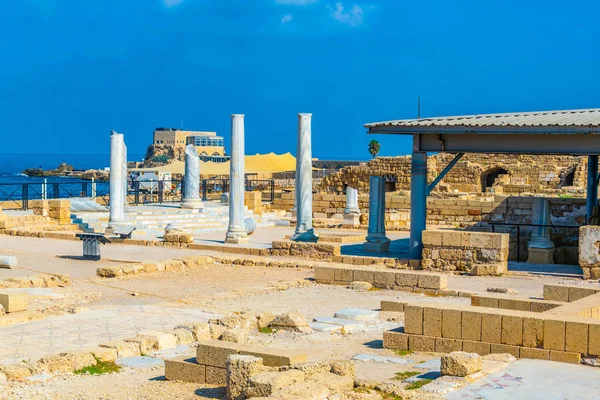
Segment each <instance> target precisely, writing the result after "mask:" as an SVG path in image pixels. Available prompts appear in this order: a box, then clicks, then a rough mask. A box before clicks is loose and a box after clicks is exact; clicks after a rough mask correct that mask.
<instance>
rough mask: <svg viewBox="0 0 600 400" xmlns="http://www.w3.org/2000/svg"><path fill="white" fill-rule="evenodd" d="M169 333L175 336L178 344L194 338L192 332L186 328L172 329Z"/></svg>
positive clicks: (192, 340) (187, 342)
mask: <svg viewBox="0 0 600 400" xmlns="http://www.w3.org/2000/svg"><path fill="white" fill-rule="evenodd" d="M169 333H170V334H171V335H173V336H175V337H176V338H177V343H178V344H190V343H193V342H194V341H195V340H196V339H195V338H194V334H193V333H192V332H191V331H189V330H187V329H183V328H179V329H173V330H172V331H170V332H169Z"/></svg>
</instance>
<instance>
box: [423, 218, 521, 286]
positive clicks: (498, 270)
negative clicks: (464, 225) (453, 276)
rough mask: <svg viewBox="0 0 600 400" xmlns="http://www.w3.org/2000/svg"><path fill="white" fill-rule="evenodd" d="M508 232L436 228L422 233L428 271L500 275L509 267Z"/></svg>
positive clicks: (424, 260) (424, 262)
mask: <svg viewBox="0 0 600 400" xmlns="http://www.w3.org/2000/svg"><path fill="white" fill-rule="evenodd" d="M508 246H509V235H508V234H502V233H488V232H470V231H459V230H443V229H434V230H427V231H424V232H423V260H422V262H421V267H422V268H423V269H425V270H443V271H465V272H469V273H472V274H475V275H499V274H502V273H504V272H506V270H507V269H508Z"/></svg>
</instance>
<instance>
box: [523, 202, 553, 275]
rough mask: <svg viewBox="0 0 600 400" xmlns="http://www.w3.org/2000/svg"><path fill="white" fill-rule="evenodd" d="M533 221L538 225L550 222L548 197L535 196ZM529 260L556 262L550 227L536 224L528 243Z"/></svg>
mask: <svg viewBox="0 0 600 400" xmlns="http://www.w3.org/2000/svg"><path fill="white" fill-rule="evenodd" d="M531 221H532V223H533V224H537V225H549V224H550V207H549V204H548V199H546V198H544V197H534V198H533V204H532V215H531ZM527 250H528V253H529V255H528V257H527V262H528V263H532V264H554V243H553V242H552V240H551V239H550V229H549V228H548V227H544V226H534V227H533V230H532V232H531V238H530V239H529V243H527Z"/></svg>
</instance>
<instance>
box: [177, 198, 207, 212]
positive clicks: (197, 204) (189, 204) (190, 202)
mask: <svg viewBox="0 0 600 400" xmlns="http://www.w3.org/2000/svg"><path fill="white" fill-rule="evenodd" d="M181 208H189V209H193V210H201V209H203V208H204V203H202V200H200V199H183V201H182V202H181Z"/></svg>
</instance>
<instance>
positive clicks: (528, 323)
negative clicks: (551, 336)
mask: <svg viewBox="0 0 600 400" xmlns="http://www.w3.org/2000/svg"><path fill="white" fill-rule="evenodd" d="M543 345H544V320H543V319H541V318H535V317H524V318H523V346H525V347H538V348H541V347H543Z"/></svg>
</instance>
